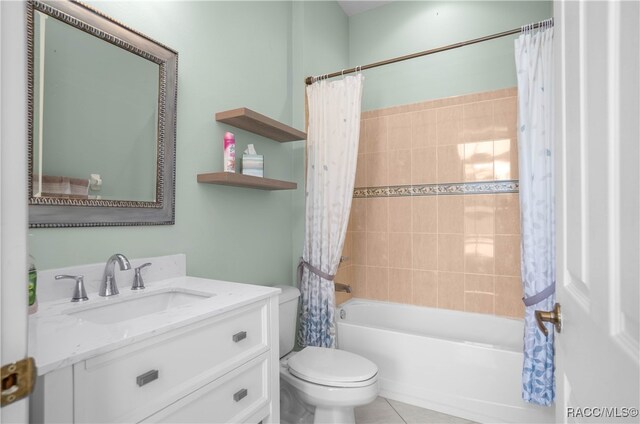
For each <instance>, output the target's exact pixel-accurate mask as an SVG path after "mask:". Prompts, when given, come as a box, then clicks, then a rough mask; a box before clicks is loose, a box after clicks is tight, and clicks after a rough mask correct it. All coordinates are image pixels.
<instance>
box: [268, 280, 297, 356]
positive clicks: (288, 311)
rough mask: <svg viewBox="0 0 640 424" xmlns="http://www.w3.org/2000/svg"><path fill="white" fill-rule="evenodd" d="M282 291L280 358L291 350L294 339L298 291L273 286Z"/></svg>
mask: <svg viewBox="0 0 640 424" xmlns="http://www.w3.org/2000/svg"><path fill="white" fill-rule="evenodd" d="M274 287H278V288H279V289H282V293H280V316H279V317H280V355H279V356H280V358H282V357H283V356H284V355H286V354H287V353H289V352H291V351H292V350H293V345H294V343H295V337H296V318H297V317H298V297H300V290H298V289H297V288H296V287H292V286H283V285H279V286H274Z"/></svg>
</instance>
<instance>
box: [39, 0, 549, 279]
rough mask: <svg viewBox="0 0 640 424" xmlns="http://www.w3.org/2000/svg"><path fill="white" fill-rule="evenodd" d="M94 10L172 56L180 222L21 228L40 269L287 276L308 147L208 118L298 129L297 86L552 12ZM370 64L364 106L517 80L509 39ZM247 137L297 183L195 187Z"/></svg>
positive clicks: (468, 8) (248, 5)
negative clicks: (233, 143) (178, 264)
mask: <svg viewBox="0 0 640 424" xmlns="http://www.w3.org/2000/svg"><path fill="white" fill-rule="evenodd" d="M92 4H94V6H95V7H97V8H99V9H100V10H102V11H103V12H105V13H107V14H109V15H111V16H112V17H114V18H115V19H118V20H120V21H122V22H123V23H125V24H127V25H130V26H132V27H133V28H136V29H137V30H139V31H141V32H143V33H144V34H147V35H149V36H150V37H152V38H154V39H156V40H158V41H160V42H162V43H164V44H167V45H169V46H171V47H172V48H174V49H176V50H178V52H179V54H180V57H179V88H178V138H177V169H176V171H177V176H176V225H174V226H158V227H118V228H92V229H85V228H71V229H38V230H35V229H32V230H30V234H31V237H30V245H31V253H33V255H34V256H35V257H36V260H37V264H38V266H39V267H40V268H42V269H46V268H54V267H61V266H69V265H74V264H82V263H92V262H101V261H104V260H106V259H107V258H108V257H109V255H111V254H112V253H114V252H116V251H120V252H122V253H124V254H126V255H128V256H130V257H143V256H156V255H165V254H172V253H180V252H184V253H186V254H187V261H188V273H189V274H190V275H195V276H204V277H210V278H218V279H226V280H232V281H241V282H252V283H258V284H272V283H290V282H292V281H293V278H294V269H295V265H296V264H297V258H298V256H299V255H300V253H301V251H302V243H303V237H304V172H303V171H304V143H303V142H294V143H287V144H280V143H275V142H272V141H270V140H267V139H264V138H261V137H259V136H256V135H253V134H250V133H247V132H244V131H242V130H237V129H235V128H231V127H228V126H225V125H222V124H218V123H216V122H215V120H214V118H213V115H214V114H215V112H217V111H221V110H226V109H231V108H235V107H240V106H247V107H250V108H252V109H255V110H257V111H259V112H262V113H264V114H266V115H268V116H271V117H273V118H275V119H279V120H281V121H283V122H285V123H289V124H292V125H293V126H295V127H297V128H300V129H302V128H303V127H304V83H303V79H304V77H305V76H307V75H318V74H322V73H327V72H331V71H334V70H338V69H342V68H345V67H347V66H352V65H357V64H366V63H370V62H373V61H376V60H381V59H386V58H389V57H394V56H397V55H401V54H407V53H412V52H415V51H420V50H424V49H428V48H431V47H436V46H440V45H443V44H448V43H453V42H457V41H461V40H466V39H468V38H473V37H479V36H483V35H486V34H490V33H493V32H497V31H502V30H505V29H510V28H513V27H517V26H520V25H522V24H524V23H528V22H532V21H537V20H540V19H545V18H548V17H549V16H551V13H552V7H551V2H531V3H527V2H514V3H509V2H469V3H466V2H465V3H463V2H446V3H445V2H398V3H394V4H390V5H387V6H383V7H381V8H379V9H374V10H372V11H369V12H365V13H362V14H360V15H356V16H353V17H351V18H347V17H346V16H345V15H344V13H343V12H342V10H341V9H340V7H339V6H338V5H337V3H335V2H332V1H328V2H325V1H317V2H298V1H296V2H271V1H269V2H239V1H234V2H231V1H227V2H198V1H196V2H153V4H151V3H150V2H116V1H113V2H101V1H96V2H94V3H92ZM485 44H486V45H482V46H475V47H467V48H465V49H460V50H458V51H457V52H449V53H442V54H441V55H439V56H432V57H431V58H424V59H416V60H414V61H411V62H407V63H404V64H396V65H390V66H387V67H384V68H379V69H376V70H368V71H365V78H366V80H365V87H364V104H363V109H364V110H369V109H375V108H380V107H387V106H390V105H395V104H405V103H411V102H418V101H424V100H427V99H433V98H439V97H447V96H452V95H460V94H466V93H470V92H476V91H485V90H491V89H497V88H501V87H508V86H513V85H515V69H514V65H513V47H512V46H513V44H512V40H510V39H504V40H499V41H493V42H490V43H485ZM227 130H230V131H232V132H234V133H235V134H236V139H237V142H238V146H237V150H238V152H241V151H242V150H244V148H245V147H246V145H247V144H248V143H253V144H254V145H255V146H256V149H257V150H258V153H260V154H263V155H265V176H266V177H270V178H278V179H284V180H290V181H296V182H297V183H298V187H299V188H298V190H295V191H284V192H263V191H259V190H250V189H241V188H233V187H222V186H215V185H207V184H198V183H197V182H196V175H197V174H198V173H203V172H210V171H219V170H221V169H222V137H223V135H224V132H225V131H227Z"/></svg>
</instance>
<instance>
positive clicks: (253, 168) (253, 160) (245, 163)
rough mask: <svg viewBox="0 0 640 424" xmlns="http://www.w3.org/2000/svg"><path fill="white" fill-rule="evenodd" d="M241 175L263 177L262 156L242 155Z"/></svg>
mask: <svg viewBox="0 0 640 424" xmlns="http://www.w3.org/2000/svg"><path fill="white" fill-rule="evenodd" d="M242 173H243V174H244V175H253V176H254V177H264V156H263V155H247V154H244V155H242Z"/></svg>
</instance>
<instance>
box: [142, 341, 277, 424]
mask: <svg viewBox="0 0 640 424" xmlns="http://www.w3.org/2000/svg"><path fill="white" fill-rule="evenodd" d="M268 355H269V354H268V353H266V354H263V355H261V356H259V357H258V358H255V359H253V360H251V361H250V362H249V363H247V364H245V365H243V366H241V367H239V368H237V369H235V370H233V371H232V372H230V373H228V374H226V375H224V376H223V377H221V378H219V379H217V380H216V381H213V382H211V383H209V384H207V385H206V386H204V387H202V388H201V389H199V390H197V391H196V392H194V393H191V394H190V395H188V396H186V397H184V398H182V399H180V400H178V401H177V402H175V403H173V404H171V405H170V406H168V407H167V408H165V409H163V410H162V411H160V412H158V413H157V414H154V415H153V416H151V417H149V418H147V419H146V420H144V421H143V422H148V423H240V422H243V421H244V420H246V419H247V418H249V416H250V415H251V414H253V413H254V411H256V410H257V409H259V408H262V407H264V406H266V405H267V404H268V403H269V394H268V393H269V392H268V387H269V386H268V383H269V368H268V364H269V361H268V359H269V356H268Z"/></svg>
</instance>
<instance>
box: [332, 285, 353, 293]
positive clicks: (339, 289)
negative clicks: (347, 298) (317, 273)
mask: <svg viewBox="0 0 640 424" xmlns="http://www.w3.org/2000/svg"><path fill="white" fill-rule="evenodd" d="M335 286H336V291H337V292H347V293H351V286H350V285H349V284H342V283H335Z"/></svg>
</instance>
